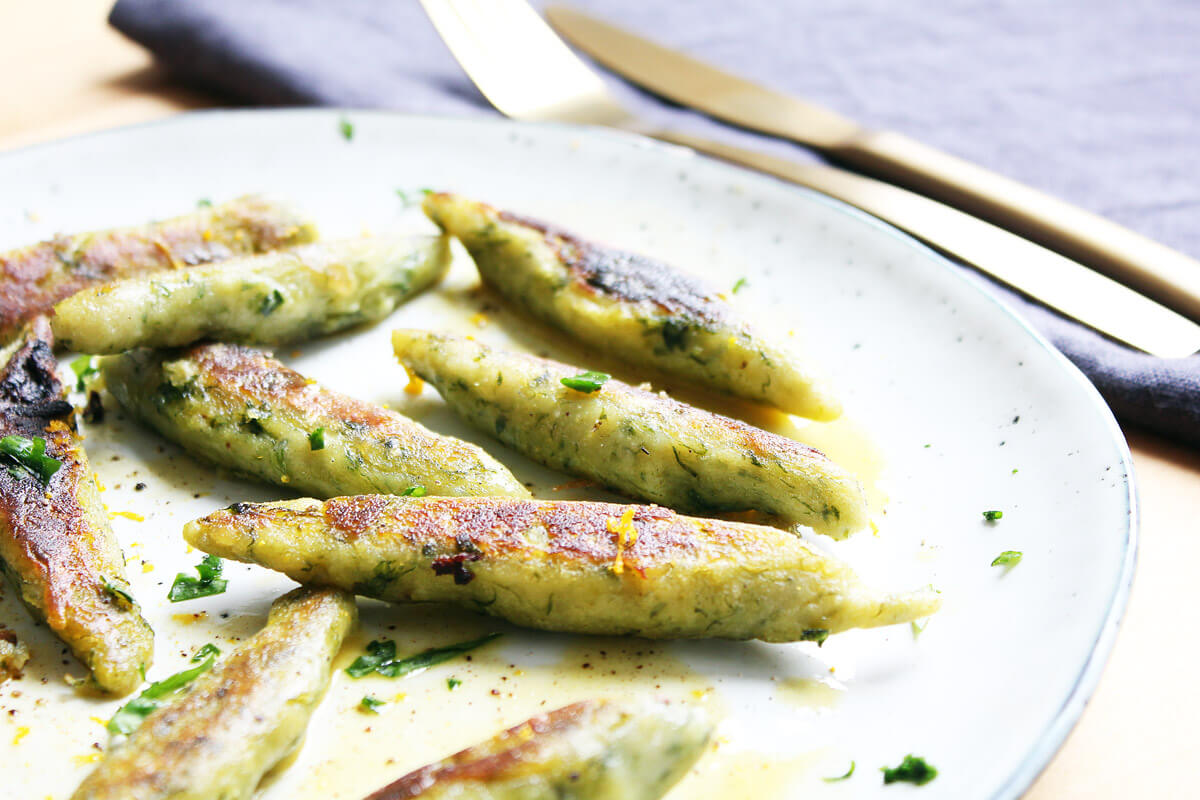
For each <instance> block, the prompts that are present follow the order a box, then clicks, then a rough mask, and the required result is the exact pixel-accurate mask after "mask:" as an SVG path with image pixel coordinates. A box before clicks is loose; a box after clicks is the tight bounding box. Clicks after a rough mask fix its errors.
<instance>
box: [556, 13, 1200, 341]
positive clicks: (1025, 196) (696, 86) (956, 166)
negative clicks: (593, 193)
mask: <svg viewBox="0 0 1200 800" xmlns="http://www.w3.org/2000/svg"><path fill="white" fill-rule="evenodd" d="M546 18H547V20H548V21H549V22H550V24H551V25H552V26H553V27H554V28H555V29H556V30H557V31H558V32H559V33H561V34H562V35H563V36H564V37H566V38H567V40H568V41H570V42H571V43H572V44H574V45H575V46H577V47H579V48H580V49H581V50H583V51H584V52H585V53H587V54H588V55H590V56H591V57H592V58H594V59H596V60H597V61H598V62H600V63H601V64H603V65H604V66H605V67H607V68H608V69H610V70H612V71H613V72H615V73H617V74H618V75H621V76H622V77H624V78H626V79H628V80H630V81H632V82H633V83H636V84H638V85H640V86H642V87H644V88H646V89H649V90H650V91H651V92H654V93H655V94H659V95H661V96H663V97H666V98H668V99H670V100H672V101H674V102H676V103H679V104H681V105H684V106H688V107H690V108H695V109H697V110H699V111H702V112H704V113H706V114H708V115H710V116H713V117H715V118H717V119H721V120H723V121H726V122H731V123H733V124H735V125H739V126H741V127H745V128H749V129H752V130H757V131H760V132H763V133H767V134H770V135H773V136H777V137H780V138H786V139H790V140H792V141H796V142H799V143H800V144H804V145H807V146H809V147H812V148H814V149H817V150H819V151H821V152H822V153H824V154H825V155H828V156H829V157H831V158H833V159H834V160H836V161H839V162H841V163H844V164H847V165H849V166H852V167H854V168H855V169H857V170H859V171H862V172H864V173H867V174H871V175H876V176H878V177H881V178H884V179H886V180H889V181H891V182H893V183H897V184H899V185H902V186H905V187H907V188H911V189H913V190H914V191H916V192H919V193H921V194H924V195H926V196H928V197H933V198H935V199H938V200H941V201H942V202H944V203H947V204H949V205H952V206H955V207H956V208H959V209H961V210H963V211H966V212H967V213H969V214H972V215H973V216H976V217H980V218H982V219H986V220H988V221H990V222H992V223H994V224H996V225H998V226H1000V227H1002V228H1005V229H1007V230H1009V231H1012V232H1013V233H1016V234H1018V235H1020V236H1023V237H1025V238H1027V239H1030V240H1032V241H1035V242H1037V243H1039V244H1041V245H1043V246H1045V247H1047V248H1049V249H1051V250H1054V251H1056V252H1059V253H1061V254H1062V255H1064V256H1067V257H1068V258H1070V259H1072V260H1074V261H1077V262H1079V263H1082V264H1084V265H1085V266H1088V267H1092V268H1093V269H1097V270H1099V271H1101V272H1104V273H1106V274H1108V275H1111V276H1112V277H1114V278H1116V279H1117V280H1119V281H1121V282H1122V283H1126V284H1128V285H1131V286H1135V287H1137V288H1139V289H1141V290H1142V291H1144V292H1145V293H1147V294H1149V295H1151V296H1152V297H1155V298H1157V299H1159V300H1160V301H1161V302H1163V303H1164V304H1166V305H1168V306H1170V307H1171V308H1174V309H1176V310H1178V311H1180V312H1182V313H1184V314H1186V315H1188V316H1190V317H1191V318H1192V319H1195V320H1200V262H1197V261H1195V260H1194V259H1192V258H1190V257H1188V256H1186V255H1184V254H1182V253H1180V252H1178V251H1175V250H1172V249H1171V248H1169V247H1166V246H1165V245H1162V244H1159V243H1158V242H1155V241H1153V240H1152V239H1149V238H1147V237H1145V236H1142V235H1141V234H1137V233H1134V232H1133V231H1131V230H1128V229H1127V228H1124V227H1122V226H1120V225H1117V224H1116V223H1114V222H1111V221H1109V220H1107V219H1105V218H1103V217H1101V216H1099V215H1096V214H1093V213H1091V212H1088V211H1084V210H1083V209H1080V208H1077V207H1075V206H1072V205H1071V204H1069V203H1066V202H1064V201H1061V200H1058V199H1056V198H1053V197H1051V196H1049V195H1047V194H1045V193H1043V192H1040V191H1038V190H1036V189H1032V188H1030V187H1028V186H1025V185H1023V184H1020V183H1018V182H1016V181H1014V180H1011V179H1009V178H1006V177H1003V176H1001V175H998V174H996V173H993V172H990V171H989V170H986V169H983V168H982V167H978V166H976V165H974V164H971V163H969V162H967V161H964V160H962V159H959V158H957V157H955V156H951V155H949V154H946V153H942V152H940V151H938V150H935V149H933V148H931V147H927V146H926V145H923V144H920V143H919V142H916V141H914V140H912V139H909V138H907V137H905V136H902V135H900V134H897V133H892V132H888V131H871V130H868V129H866V128H863V127H861V126H859V125H857V124H856V123H854V122H852V121H850V120H848V119H846V118H844V117H842V116H840V115H838V114H836V113H834V112H832V111H828V110H826V109H823V108H821V107H819V106H816V105H813V104H811V103H808V102H805V101H803V100H801V99H799V98H796V97H793V96H791V95H787V94H784V93H782V92H777V91H774V90H771V89H768V88H765V87H762V86H759V85H757V84H755V83H753V82H751V81H747V80H745V79H742V78H739V77H737V76H734V75H730V74H728V73H726V72H723V71H721V70H719V69H717V68H715V67H712V66H710V65H708V64H705V63H704V62H702V61H698V60H696V59H694V58H691V57H690V56H687V55H684V54H682V53H679V52H676V51H674V50H670V49H668V48H666V47H662V46H661V45H658V44H655V43H654V42H651V41H648V40H646V39H644V38H642V37H640V36H638V35H636V34H634V33H631V32H629V31H626V30H623V29H621V28H618V27H616V26H614V25H610V24H608V23H606V22H604V21H602V20H599V19H596V18H594V17H590V16H588V15H587V14H584V13H582V12H580V11H577V10H575V9H572V8H569V7H565V6H551V7H550V8H548V9H547V10H546Z"/></svg>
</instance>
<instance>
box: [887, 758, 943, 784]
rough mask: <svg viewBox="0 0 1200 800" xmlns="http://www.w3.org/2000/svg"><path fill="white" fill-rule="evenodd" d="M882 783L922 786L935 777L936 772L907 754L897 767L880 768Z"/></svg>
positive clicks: (922, 761) (924, 762) (923, 760)
mask: <svg viewBox="0 0 1200 800" xmlns="http://www.w3.org/2000/svg"><path fill="white" fill-rule="evenodd" d="M879 771H880V772H882V773H883V782H884V783H899V782H901V781H903V782H905V783H915V784H916V785H917V786H924V785H925V784H927V783H929V782H930V781H931V780H933V779H934V778H936V777H937V774H938V771H937V770H936V769H935V768H934V767H931V766H930V765H929V764H928V763H927V762H926V761H925V759H923V758H921V757H920V756H914V755H913V754H912V753H909V754H908V755H906V756H905V757H904V760H903V761H901V762H900V766H898V767H880V768H879Z"/></svg>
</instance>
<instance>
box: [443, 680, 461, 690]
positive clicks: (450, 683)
mask: <svg viewBox="0 0 1200 800" xmlns="http://www.w3.org/2000/svg"><path fill="white" fill-rule="evenodd" d="M459 686H462V681H460V680H459V679H458V678H446V688H447V689H450V690H451V691H453V690H454V689H457V688H458V687H459Z"/></svg>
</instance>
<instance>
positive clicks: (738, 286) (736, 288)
mask: <svg viewBox="0 0 1200 800" xmlns="http://www.w3.org/2000/svg"><path fill="white" fill-rule="evenodd" d="M749 285H750V284H749V282H748V281H747V280H746V279H745V278H738V279H737V283H735V284H734V285H733V289H732V292H733V294H737V293H738V292H740V291H741V290H742V289H745V288H746V287H747V286H749Z"/></svg>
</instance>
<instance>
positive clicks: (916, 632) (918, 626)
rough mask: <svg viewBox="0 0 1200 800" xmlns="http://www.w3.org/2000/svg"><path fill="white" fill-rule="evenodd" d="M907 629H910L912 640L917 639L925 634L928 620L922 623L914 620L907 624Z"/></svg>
mask: <svg viewBox="0 0 1200 800" xmlns="http://www.w3.org/2000/svg"><path fill="white" fill-rule="evenodd" d="M909 627H911V628H912V635H913V638H914V639H917V638H919V637H920V636H921V634H922V633H924V632H925V629H926V628H928V627H929V619H928V618H926V620H925V621H924V622H917V621H916V620H915V619H914V620H913V621H912V622H910V623H909Z"/></svg>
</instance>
